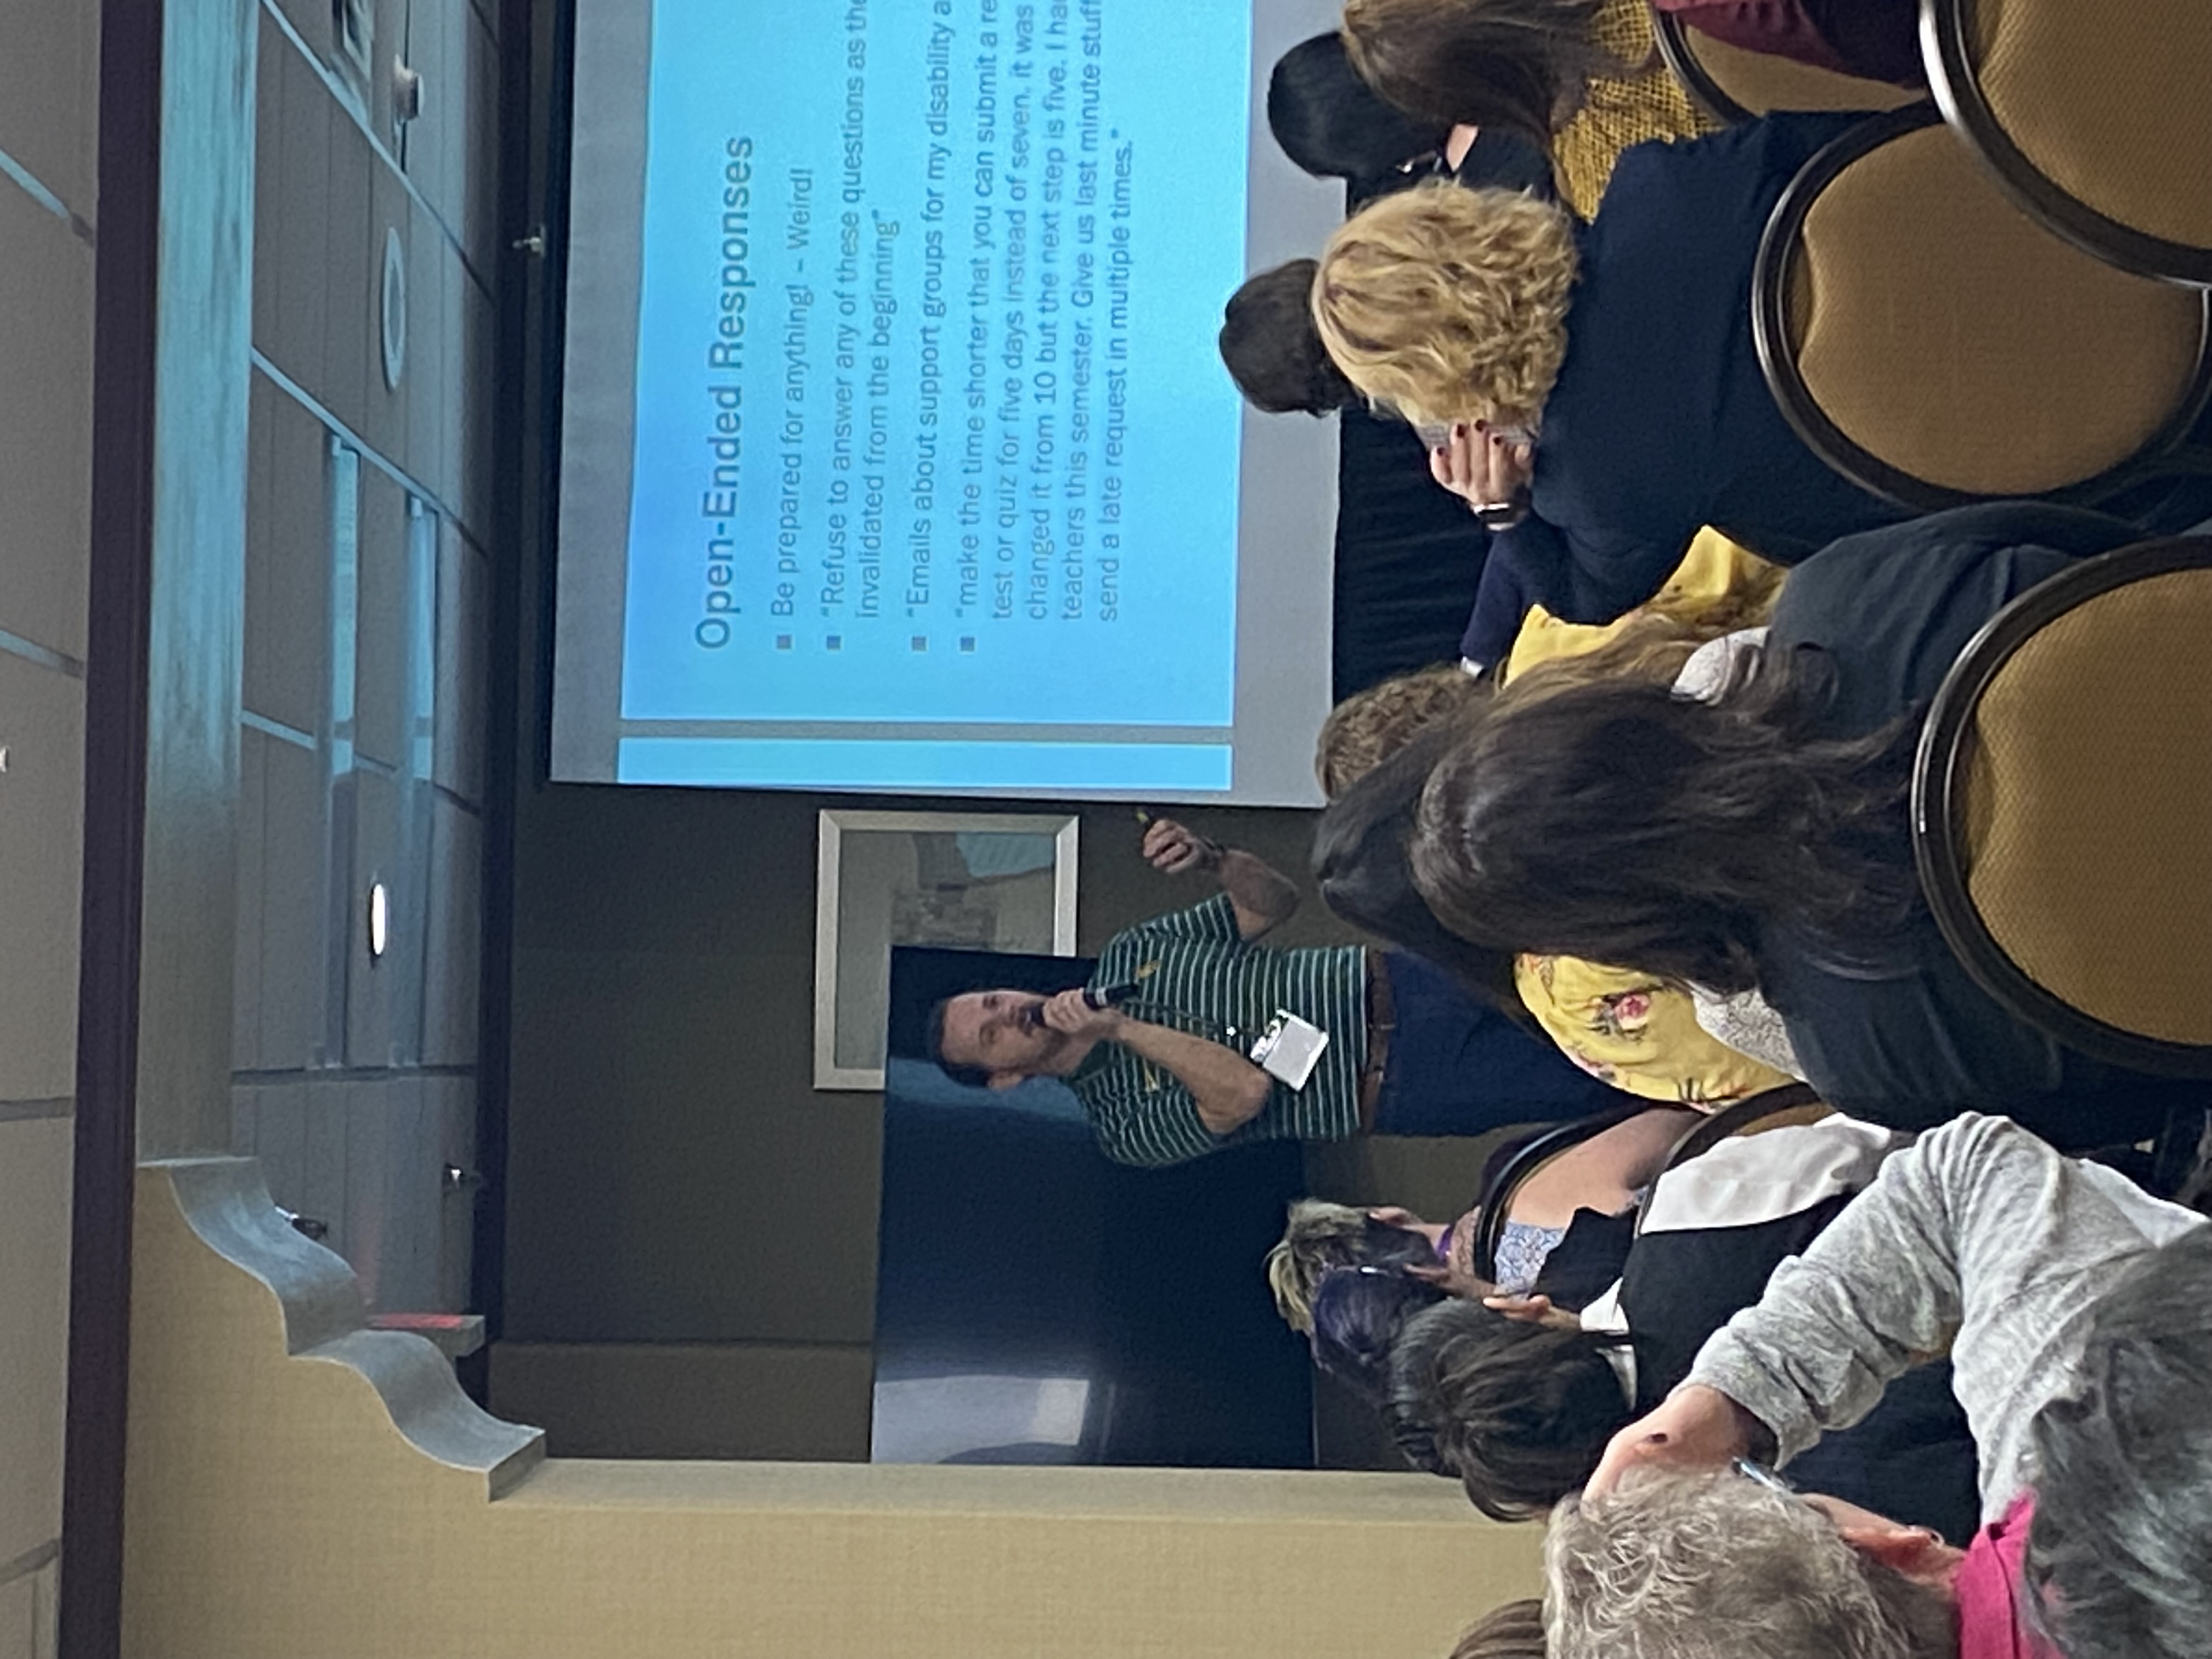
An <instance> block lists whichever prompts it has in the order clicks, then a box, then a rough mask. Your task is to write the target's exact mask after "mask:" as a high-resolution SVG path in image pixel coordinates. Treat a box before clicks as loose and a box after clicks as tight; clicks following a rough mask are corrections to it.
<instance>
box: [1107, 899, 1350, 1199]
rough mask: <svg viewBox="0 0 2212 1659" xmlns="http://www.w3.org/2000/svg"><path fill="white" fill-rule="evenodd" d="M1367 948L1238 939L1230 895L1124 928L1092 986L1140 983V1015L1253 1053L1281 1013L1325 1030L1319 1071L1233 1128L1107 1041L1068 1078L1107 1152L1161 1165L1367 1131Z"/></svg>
mask: <svg viewBox="0 0 2212 1659" xmlns="http://www.w3.org/2000/svg"><path fill="white" fill-rule="evenodd" d="M1366 958H1367V953H1366V951H1364V949H1362V948H1361V947H1360V946H1358V945H1339V946H1334V947H1331V948H1327V949H1320V950H1300V951H1275V950H1270V949H1269V948H1267V946H1266V945H1252V944H1247V943H1246V942H1245V941H1244V940H1243V939H1239V938H1238V937H1237V913H1236V910H1235V909H1234V908H1233V907H1232V906H1231V904H1230V902H1229V896H1228V895H1227V894H1225V893H1223V894H1217V895H1215V896H1213V897H1212V898H1210V899H1208V900H1206V902H1205V903H1203V904H1200V905H1198V906H1195V907H1194V908H1191V909H1188V910H1176V911H1174V912H1171V913H1170V914H1169V915H1164V916H1158V917H1155V918H1154V919H1153V920H1152V921H1147V922H1143V923H1140V924H1139V925H1138V926H1137V927H1132V928H1130V929H1128V930H1127V932H1125V933H1116V934H1115V936H1114V937H1113V939H1111V940H1109V942H1108V944H1107V946H1106V948H1105V949H1104V950H1103V951H1100V952H1099V955H1098V966H1097V971H1096V972H1094V973H1093V974H1092V975H1091V984H1092V985H1094V986H1098V985H1112V984H1115V983H1118V982H1120V981H1126V980H1136V981H1139V987H1140V988H1139V990H1138V991H1137V993H1136V994H1135V995H1133V997H1131V998H1130V999H1129V1000H1127V1002H1124V1003H1123V1004H1122V1005H1121V1012H1123V1013H1125V1014H1127V1015H1129V1016H1130V1017H1131V1018H1134V1019H1141V1020H1145V1021H1147V1022H1149V1023H1150V1024H1155V1025H1165V1026H1168V1027H1170V1028H1171V1029H1173V1030H1179V1031H1184V1032H1188V1034H1190V1035H1191V1036H1200V1037H1205V1038H1206V1039H1208V1040H1209V1041H1212V1042H1231V1038H1230V1036H1229V1035H1228V1033H1229V1031H1230V1030H1231V1029H1232V1028H1233V1029H1234V1030H1236V1032H1237V1036H1236V1037H1235V1038H1234V1039H1233V1042H1234V1046H1235V1047H1236V1048H1237V1052H1239V1053H1240V1054H1242V1053H1245V1052H1248V1051H1249V1049H1250V1048H1251V1045H1252V1041H1253V1039H1254V1038H1255V1037H1256V1036H1259V1035H1260V1033H1261V1032H1262V1031H1264V1030H1267V1022H1268V1021H1269V1020H1270V1019H1271V1018H1273V1017H1274V1013H1275V1011H1276V1010H1277V1009H1278V1008H1287V1009H1289V1010H1290V1011H1291V1012H1292V1013H1294V1014H1299V1015H1302V1016H1304V1018H1307V1019H1310V1020H1311V1021H1312V1022H1313V1023H1314V1024H1316V1025H1318V1026H1320V1027H1321V1029H1322V1030H1324V1031H1326V1032H1328V1038H1329V1041H1328V1048H1325V1049H1323V1050H1322V1055H1321V1059H1320V1060H1318V1061H1317V1062H1316V1064H1315V1066H1314V1070H1313V1075H1312V1076H1311V1077H1310V1078H1308V1079H1306V1085H1305V1087H1304V1088H1303V1089H1300V1090H1297V1091H1295V1092H1293V1091H1291V1089H1289V1088H1288V1087H1286V1086H1285V1085H1283V1084H1282V1083H1280V1082H1278V1083H1276V1084H1275V1085H1274V1086H1273V1088H1272V1089H1271V1090H1270V1091H1268V1095H1267V1104H1266V1105H1264V1106H1262V1107H1261V1109H1260V1111H1259V1114H1258V1115H1257V1116H1255V1117H1254V1118H1253V1119H1252V1120H1251V1121H1249V1122H1247V1123H1244V1124H1243V1125H1241V1126H1240V1127H1237V1129H1235V1130H1233V1131H1232V1132H1231V1133H1228V1134H1225V1135H1216V1134H1214V1133H1211V1132H1210V1131H1209V1130H1208V1129H1207V1128H1206V1126H1205V1125H1204V1124H1203V1123H1201V1122H1200V1121H1199V1117H1198V1105H1197V1103H1196V1102H1195V1101H1194V1100H1193V1099H1192V1098H1191V1093H1190V1091H1189V1090H1188V1089H1187V1088H1185V1087H1184V1086H1183V1085H1182V1084H1181V1083H1180V1082H1178V1081H1177V1080H1176V1077H1175V1074H1174V1073H1171V1072H1170V1071H1169V1070H1168V1069H1167V1067H1165V1066H1159V1065H1155V1064H1154V1063H1153V1062H1152V1061H1151V1060H1146V1059H1144V1058H1142V1057H1141V1056H1139V1055H1138V1054H1133V1053H1132V1052H1131V1051H1130V1050H1129V1049H1127V1048H1123V1047H1122V1046H1121V1044H1120V1043H1118V1042H1102V1043H1100V1044H1099V1045H1098V1046H1097V1048H1093V1049H1092V1050H1091V1053H1090V1054H1088V1055H1086V1056H1085V1059H1084V1061H1083V1064H1082V1065H1081V1066H1079V1067H1078V1068H1077V1069H1076V1071H1075V1073H1074V1074H1073V1076H1072V1077H1070V1078H1069V1079H1068V1080H1067V1081H1068V1085H1069V1086H1070V1087H1071V1088H1073V1090H1074V1091H1075V1094H1076V1097H1077V1098H1078V1099H1079V1100H1080V1101H1081V1102H1082V1103H1083V1109H1084V1110H1085V1112H1087V1113H1088V1114H1089V1115H1090V1117H1091V1128H1092V1130H1093V1131H1094V1132H1096V1133H1097V1136H1098V1143H1099V1146H1100V1147H1101V1148H1102V1149H1103V1151H1104V1152H1105V1153H1106V1156H1107V1157H1109V1158H1112V1159H1114V1160H1115V1162H1116V1163H1118V1164H1152V1165H1158V1164H1180V1163H1182V1161H1183V1160H1184V1159H1186V1158H1203V1157H1204V1156H1205V1155H1206V1153H1208V1152H1215V1151H1218V1149H1220V1148H1221V1147H1224V1146H1236V1145H1237V1144H1238V1143H1239V1142H1241V1141H1247V1140H1336V1139H1341V1138H1342V1137H1344V1136H1346V1135H1350V1134H1355V1133H1358V1129H1359V1073H1360V1071H1361V1069H1362V1068H1363V1067H1364V1066H1365V1065H1366V1063H1367V961H1366Z"/></svg>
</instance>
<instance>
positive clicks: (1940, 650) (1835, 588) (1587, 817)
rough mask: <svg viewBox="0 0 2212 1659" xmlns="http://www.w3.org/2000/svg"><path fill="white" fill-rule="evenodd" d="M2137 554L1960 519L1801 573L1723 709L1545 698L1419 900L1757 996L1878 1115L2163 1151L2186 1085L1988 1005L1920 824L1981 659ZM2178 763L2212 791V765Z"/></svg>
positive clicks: (1482, 728) (2101, 538) (1959, 513)
mask: <svg viewBox="0 0 2212 1659" xmlns="http://www.w3.org/2000/svg"><path fill="white" fill-rule="evenodd" d="M2136 538H2137V532H2136V531H2135V530H2134V529H2133V528H2132V527H2130V526H2127V525H2125V524H2122V523H2120V522H2118V520H2112V519H2107V518H2105V517H2103V516H2101V515H2100V514H2095V513H2084V512H2081V511H2078V510H2075V509H2071V508H2062V507H2039V506H2031V505H2025V504H2018V503H2005V504H2001V505H1996V506H1987V507H1966V508H1961V509H1959V510H1956V511H1954V512H1951V513H1940V514H1936V515H1933V516H1930V517H1928V518H1924V519H1921V520H1917V521H1915V522H1913V523H1911V524H1907V525H1903V526H1897V527H1895V528H1893V529H1889V530H1885V531H1881V532H1874V533H1870V534H1868V535H1864V536H1860V537H1856V538H1849V539H1846V540H1844V541H1840V542H1838V543H1837V544H1835V545H1834V546H1832V547H1831V548H1829V549H1828V550H1826V551H1825V552H1823V553H1822V554H1821V555H1820V556H1819V557H1817V558H1815V559H1812V560H1809V561H1808V562H1806V563H1804V564H1802V565H1801V566H1799V567H1798V568H1796V571H1795V572H1794V573H1793V574H1791V576H1790V582H1789V586H1787V587H1786V588H1785V589H1784V592H1783V595H1782V598H1781V599H1780V600H1779V602H1778V604H1777V605H1776V607H1775V611H1774V622H1773V625H1772V628H1771V630H1770V632H1769V634H1768V635H1767V638H1766V641H1765V645H1764V647H1763V648H1760V649H1758V650H1755V651H1752V652H1749V653H1746V656H1745V659H1744V660H1745V661H1746V662H1747V663H1748V664H1749V666H1748V667H1747V668H1744V667H1739V668H1738V669H1737V670H1736V671H1734V673H1733V674H1732V676H1731V677H1730V678H1728V679H1727V680H1726V681H1725V682H1724V684H1723V687H1722V689H1721V690H1720V693H1719V696H1718V698H1717V701H1715V702H1705V701H1702V700H1699V699H1698V698H1695V697H1692V696H1684V695H1680V694H1678V693H1675V692H1670V690H1668V687H1667V686H1666V685H1665V684H1660V683H1657V682H1656V681H1655V680H1653V679H1650V678H1645V679H1641V680H1638V679H1636V678H1627V677H1621V676H1614V677H1609V678H1602V679H1595V680H1592V681H1590V682H1589V683H1587V684H1578V685H1571V686H1569V687H1567V688H1566V689H1564V690H1547V684H1546V678H1545V677H1543V676H1539V675H1535V674H1532V675H1530V676H1529V677H1528V679H1527V680H1526V681H1525V682H1523V683H1522V684H1520V685H1516V686H1515V687H1510V688H1508V689H1507V690H1504V692H1501V693H1500V694H1499V696H1498V698H1497V699H1496V700H1495V701H1494V702H1493V704H1492V706H1490V707H1489V708H1487V709H1486V711H1485V713H1484V714H1483V716H1482V718H1480V720H1476V721H1474V722H1471V723H1462V725H1460V726H1458V727H1456V728H1455V743H1454V744H1453V746H1452V748H1451V750H1450V752H1449V755H1448V756H1447V757H1445V758H1444V759H1443V760H1442V761H1441V762H1439V763H1437V765H1436V766H1435V767H1434V769H1433V770H1432V772H1431V776H1430V778H1429V780H1428V781H1427V784H1426V786H1425V793H1424V796H1423V799H1422V802H1421V805H1420V808H1419V823H1418V827H1417V829H1416V831H1415V834H1414V836H1413V842H1412V844H1411V848H1410V857H1411V863H1412V867H1413V877H1414V879H1415V881H1416V883H1417V884H1418V885H1419V890H1420V892H1421V893H1422V895H1423V896H1425V898H1426V900H1427V901H1428V904H1429V906H1430V908H1431V911H1432V912H1433V913H1434V915H1436V916H1437V918H1438V919H1439V920H1440V921H1442V922H1443V923H1444V924H1445V925H1446V926H1447V927H1450V928H1451V929H1452V930H1453V931H1455V932H1456V933H1462V934H1464V935H1466V936H1468V938H1470V939H1473V940H1475V941H1477V942H1478V943H1479V944H1481V945H1487V946H1491V947H1498V948H1510V949H1516V950H1521V951H1534V952H1558V953H1565V954H1573V955H1577V956H1583V957H1590V958H1593V959H1595V960H1597V961H1601V962H1631V963H1636V964H1638V967H1639V968H1640V969H1644V971H1646V972H1648V973H1650V974H1651V975H1655V976H1656V978H1658V979H1659V980H1660V981H1662V982H1664V983H1667V984H1669V985H1674V986H1680V987H1690V988H1692V990H1693V991H1695V992H1696V993H1697V994H1699V996H1700V997H1714V998H1733V997H1737V996H1739V995H1741V994H1746V993H1751V992H1757V993H1759V994H1761V995H1762V996H1763V998H1764V1000H1765V1003H1766V1004H1768V1005H1771V1008H1772V1009H1773V1011H1774V1012H1776V1013H1777V1014H1778V1016H1779V1021H1780V1024H1781V1025H1782V1027H1783V1029H1784V1033H1785V1034H1786V1037H1787V1040H1788V1043H1789V1046H1790V1049H1791V1051H1792V1054H1793V1056H1794V1059H1795V1060H1796V1066H1797V1068H1798V1069H1799V1070H1801V1071H1802V1073H1803V1075H1804V1077H1805V1078H1806V1079H1807V1080H1808V1081H1809V1082H1810V1083H1811V1084H1812V1085H1813V1086H1814V1088H1815V1089H1817V1090H1818V1091H1820V1097H1821V1098H1823V1099H1824V1100H1826V1101H1827V1102H1828V1103H1830V1104H1832V1105H1833V1106H1834V1107H1835V1108H1836V1109H1838V1111H1842V1112H1847V1113H1849V1114H1850V1115H1852V1116H1855V1117H1861V1118H1864V1119H1867V1120H1868V1121H1874V1122H1880V1123H1885V1124H1888V1125H1891V1126H1893V1127H1901V1128H1923V1127H1928V1126H1929V1125H1931V1124H1934V1123H1937V1122H1940V1121H1942V1120H1944V1119H1945V1118H1948V1117H1949V1116H1952V1115H1954V1114H1956V1113H1957V1112H1959V1111H1961V1110H1965V1109H2005V1110H2007V1111H2008V1112H2009V1113H2010V1115H2013V1116H2014V1117H2015V1118H2017V1119H2019V1120H2020V1121H2022V1122H2025V1123H2027V1124H2028V1125H2029V1127H2032V1128H2034V1129H2035V1130H2036V1131H2037V1132H2038V1133H2043V1134H2046V1135H2048V1136H2050V1137H2051V1138H2052V1139H2055V1140H2056V1141H2057V1142H2058V1143H2059V1144H2060V1145H2062V1146H2070V1147H2075V1148H2086V1147H2094V1146H2108V1145H2116V1144H2119V1143H2124V1142H2127V1141H2132V1140H2136V1139H2142V1137H2144V1136H2146V1135H2148V1134H2152V1133H2156V1132H2157V1130H2158V1129H2159V1128H2160V1126H2161V1125H2162V1123H2163V1121H2164V1117H2165V1113H2166V1109H2167V1107H2168V1105H2169V1104H2170V1103H2173V1102H2175V1101H2177V1100H2179V1099H2183V1098H2185V1097H2186V1089H2185V1085H2177V1084H2173V1083H2170V1082H2162V1081H2160V1080H2154V1079H2143V1078H2141V1077H2138V1076H2136V1075H2135V1074H2133V1073H2127V1072H2124V1071H2122V1070H2120V1069H2118V1068H2117V1067H2114V1066H2109V1065H2106V1064H2104V1063H2102V1062H2100V1061H2096V1060H2090V1059H2088V1058H2087V1056H2085V1055H2082V1054H2078V1053H2076V1052H2075V1051H2073V1050H2071V1049H2069V1048H2065V1047H2063V1045H2062V1044H2061V1043H2059V1042H2057V1041H2056V1040H2055V1039H2053V1038H2052V1037H2051V1036H2048V1035H2047V1034H2045V1032H2043V1031H2041V1030H2039V1029H2037V1028H2035V1027H2033V1026H2031V1025H2029V1024H2026V1023H2025V1022H2023V1021H2021V1020H2019V1019H2017V1018H2015V1017H2014V1016H2013V1015H2011V1014H2010V1013H2009V1012H2007V1011H2006V1010H2005V1009H2003V1008H2002V1006H1999V1005H1998V1004H1997V1003H1996V1001H1995V1000H1993V999H1991V998H1990V996H1989V995H1988V994H1987V993H1985V992H1984V991H1983V990H1982V989H1981V987H1979V986H1978V984H1976V983H1975V982H1974V981H1973V979H1972V976H1971V975H1968V974H1967V972H1966V969H1964V967H1962V966H1961V965H1960V963H1959V962H1958V961H1957V959H1956V958H1955V957H1954V956H1953V955H1952V953H1951V951H1950V950H1949V949H1948V946H1947V945H1945V943H1944V941H1943V939H1942V936H1941V934H1940V933H1938V931H1937V930H1936V924H1935V921H1934V919H1933V917H1932V916H1931V915H1929V911H1928V908H1927V905H1926V902H1925V900H1924V899H1923V897H1922V895H1921V891H1920V885H1919V879H1918V876H1917V871H1916V868H1915V865H1914V860H1913V854H1912V847H1911V826H1910V823H1909V822H1908V809H1909V797H1910V793H1911V772H1912V763H1913V754H1914V749H1915V745H1916V744H1917V738H1918V734H1919V726H1920V722H1921V717H1922V714H1923V711H1924V709H1925V708H1926V705H1927V701H1928V699H1929V697H1930V696H1932V695H1933V694H1934V693H1935V691H1936V687H1937V686H1938V685H1939V684H1940V683H1941V682H1942V678H1943V676H1944V674H1945V673H1946V672H1947V671H1948V669H1949V667H1950V665H1951V664H1952V663H1953V662H1954V660H1955V659H1956V658H1957V656H1958V654H1959V653H1960V650H1961V649H1962V648H1963V647H1965V646H1966V643H1967V641H1969V640H1970V639H1971V638H1972V636H1973V635H1974V634H1975V633H1976V632H1977V631H1978V629H1980V628H1981V626H1982V625H1983V624H1984V623H1985V622H1987V621H1988V620H1989V619H1990V617H1991V616H1993V615H1994V614H1995V613H1996V611H1998V610H1999V609H2000V608H2001V607H2002V606H2003V605H2005V604H2006V603H2007V602H2008V601H2009V600H2010V599H2013V598H2014V597H2015V595H2017V594H2019V593H2021V592H2025V591H2026V590H2027V589H2028V588H2030V587H2032V586H2034V585H2035V584H2036V583H2038V582H2039V581H2040V580H2043V579H2044V578H2045V577H2046V576H2048V575H2050V574H2053V573H2055V572H2056V571H2057V570H2060V569H2062V568H2065V566H2066V565H2067V564H2068V563H2069V562H2071V560H2072V559H2074V558H2075V557H2078V556H2085V555H2089V554H2093V553H2099V552H2103V551H2106V550H2110V549H2112V548H2114V547H2117V546H2119V545H2121V544H2125V543H2127V542H2130V541H2132V540H2135V539H2136ZM1540 692H1541V694H1542V695H1536V694H1538V693H1540ZM2176 763H2178V764H2197V765H2205V766H2206V767H2207V769H2208V770H2207V781H2208V784H2212V762H2207V761H2206V759H2205V757H2201V756H2200V757H2177V762H2176Z"/></svg>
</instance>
